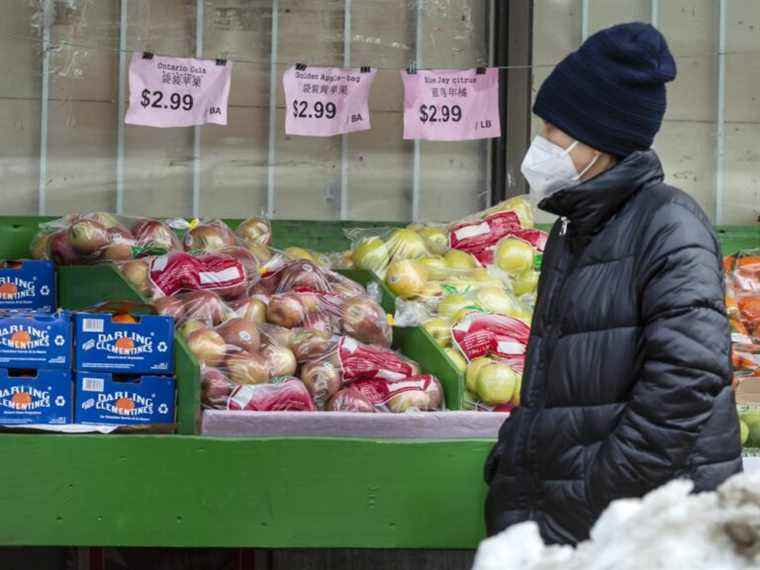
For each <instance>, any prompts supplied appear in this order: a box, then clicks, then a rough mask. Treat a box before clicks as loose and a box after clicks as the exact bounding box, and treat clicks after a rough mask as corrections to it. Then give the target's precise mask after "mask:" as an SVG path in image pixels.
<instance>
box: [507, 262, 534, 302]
mask: <svg viewBox="0 0 760 570" xmlns="http://www.w3.org/2000/svg"><path fill="white" fill-rule="evenodd" d="M538 278H539V273H538V271H536V270H535V269H529V270H528V271H524V272H523V273H520V274H519V275H517V276H516V277H515V278H514V280H513V281H512V290H513V291H514V292H515V295H517V296H518V297H522V296H523V295H527V294H530V293H535V292H536V290H537V289H538Z"/></svg>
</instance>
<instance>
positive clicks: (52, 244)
mask: <svg viewBox="0 0 760 570" xmlns="http://www.w3.org/2000/svg"><path fill="white" fill-rule="evenodd" d="M48 248H49V249H48V252H49V255H50V259H51V260H53V262H54V263H55V264H56V265H77V264H78V263H80V261H81V258H80V256H79V254H78V253H77V252H76V250H75V249H74V247H73V246H72V245H71V242H70V241H69V233H68V232H67V231H61V232H57V233H54V234H53V235H52V236H50V239H49V241H48Z"/></svg>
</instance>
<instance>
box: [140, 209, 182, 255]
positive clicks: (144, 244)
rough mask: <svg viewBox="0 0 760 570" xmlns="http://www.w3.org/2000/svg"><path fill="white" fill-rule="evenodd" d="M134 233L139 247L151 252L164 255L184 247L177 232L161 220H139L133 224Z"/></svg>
mask: <svg viewBox="0 0 760 570" xmlns="http://www.w3.org/2000/svg"><path fill="white" fill-rule="evenodd" d="M132 235H133V236H134V237H135V241H136V242H137V245H138V247H140V248H141V249H142V250H144V252H146V253H149V254H155V255H164V254H166V253H168V252H170V251H179V250H181V249H182V246H181V245H180V243H179V239H178V238H177V234H175V233H174V231H173V230H172V229H171V228H170V227H169V226H168V225H166V224H164V223H163V222H160V221H159V220H153V219H149V218H145V219H141V220H138V221H137V222H135V223H134V224H133V225H132Z"/></svg>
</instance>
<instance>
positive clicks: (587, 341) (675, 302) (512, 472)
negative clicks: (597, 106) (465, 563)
mask: <svg viewBox="0 0 760 570" xmlns="http://www.w3.org/2000/svg"><path fill="white" fill-rule="evenodd" d="M662 180H663V174H662V168H661V166H660V162H659V160H658V158H657V155H656V154H655V153H654V152H653V151H646V152H637V153H634V154H632V155H630V156H628V157H627V158H625V159H624V160H623V161H621V162H620V163H618V164H617V165H616V166H615V167H614V168H613V169H611V170H609V171H607V172H605V173H603V174H602V175H600V176H598V177H596V178H594V179H592V180H589V181H587V182H584V183H583V184H581V185H580V186H576V187H575V188H573V189H570V190H565V191H562V192H558V193H557V194H555V195H553V196H552V197H550V198H548V199H546V200H544V202H542V203H541V204H540V207H541V208H542V209H544V210H547V211H549V212H552V213H554V214H557V215H559V216H563V217H565V218H567V219H568V222H567V223H565V222H563V221H561V220H560V221H558V222H557V224H555V226H554V228H553V230H552V232H551V236H550V238H549V243H548V245H547V248H546V252H545V255H544V260H543V268H542V273H541V280H540V283H539V293H538V304H537V306H536V311H535V314H534V317H533V328H532V334H531V338H530V344H529V347H528V354H527V359H526V367H525V374H524V377H523V386H522V393H521V400H522V407H521V408H519V409H518V410H517V411H516V412H515V413H514V414H513V415H512V416H511V417H510V418H509V419H507V420H506V421H505V423H504V425H503V426H502V428H501V431H500V434H499V441H498V443H497V445H496V447H495V448H494V450H493V452H492V453H491V456H490V457H489V459H488V462H487V463H486V469H485V471H486V481H487V482H488V483H489V484H490V492H489V494H488V499H487V502H486V523H487V527H488V532H489V534H493V533H496V532H498V531H500V530H503V529H504V528H506V527H507V526H510V525H512V524H515V523H518V522H522V521H526V520H533V521H536V522H537V523H538V525H539V527H540V529H541V534H542V536H543V538H544V540H545V541H547V542H551V543H570V544H572V543H576V542H578V541H581V540H584V539H586V538H588V535H589V530H590V529H591V526H592V524H593V523H594V521H595V520H596V518H597V517H598V516H599V514H601V512H602V510H604V508H605V507H606V506H607V504H608V503H609V502H610V501H612V500H614V499H618V498H622V497H638V496H641V495H643V494H645V493H647V492H648V491H650V490H652V489H654V488H655V487H658V486H660V485H662V484H663V483H665V482H666V481H668V480H670V479H674V478H677V477H688V478H690V479H692V480H693V481H694V483H695V490H697V491H701V490H707V489H714V488H715V487H716V486H717V485H718V484H720V483H721V482H722V481H723V480H724V479H726V478H727V477H728V476H730V475H732V474H733V473H736V472H738V471H741V468H742V463H741V446H740V442H739V425H738V419H737V414H736V407H735V404H734V398H733V392H732V390H731V387H730V383H731V361H730V356H729V352H730V337H729V327H728V322H727V319H726V316H725V306H724V295H723V273H722V269H721V268H722V264H721V254H720V247H719V245H718V243H717V241H716V238H715V235H714V233H713V230H712V229H711V226H710V223H709V221H708V220H707V219H706V217H705V215H704V213H703V212H702V210H701V209H700V207H699V206H698V205H697V204H696V203H695V202H694V200H692V199H691V198H690V197H689V196H688V195H686V194H684V193H683V192H681V191H680V190H677V189H675V188H672V187H670V186H668V185H666V184H664V183H663V181H662Z"/></svg>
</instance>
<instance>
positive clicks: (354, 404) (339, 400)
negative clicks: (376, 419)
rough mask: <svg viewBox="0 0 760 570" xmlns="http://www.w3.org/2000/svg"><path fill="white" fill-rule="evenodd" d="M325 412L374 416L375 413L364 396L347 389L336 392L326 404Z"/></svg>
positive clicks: (373, 407)
mask: <svg viewBox="0 0 760 570" xmlns="http://www.w3.org/2000/svg"><path fill="white" fill-rule="evenodd" d="M325 410H326V411H328V412H355V413H365V414H374V413H376V412H377V410H376V409H375V406H373V405H372V402H370V401H369V400H368V399H367V398H366V396H364V394H362V393H361V392H360V391H359V390H357V389H356V388H352V387H350V386H349V387H348V388H343V389H342V390H340V391H338V392H337V393H336V394H335V395H334V396H333V397H332V398H330V401H329V402H327V405H326V406H325Z"/></svg>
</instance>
